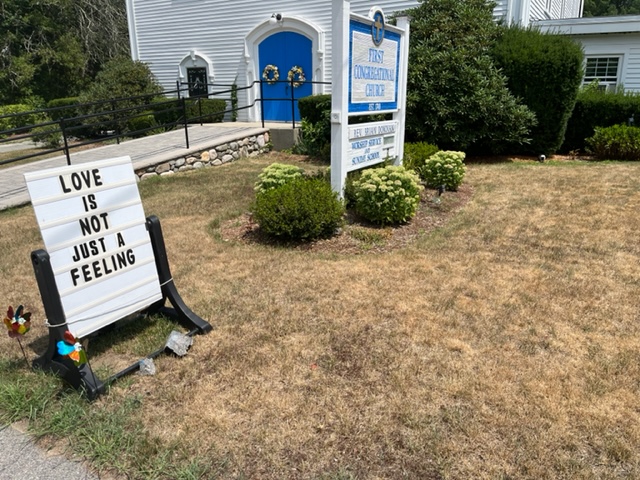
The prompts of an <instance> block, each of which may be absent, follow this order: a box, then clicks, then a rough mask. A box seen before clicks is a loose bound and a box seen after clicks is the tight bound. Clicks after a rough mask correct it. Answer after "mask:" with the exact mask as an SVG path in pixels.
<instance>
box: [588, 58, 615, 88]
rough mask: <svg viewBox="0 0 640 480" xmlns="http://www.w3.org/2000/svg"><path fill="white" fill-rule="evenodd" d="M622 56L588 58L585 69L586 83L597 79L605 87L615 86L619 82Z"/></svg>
mask: <svg viewBox="0 0 640 480" xmlns="http://www.w3.org/2000/svg"><path fill="white" fill-rule="evenodd" d="M619 67H620V57H591V58H587V62H586V65H585V69H584V81H583V82H582V83H583V84H584V85H587V84H589V83H591V82H593V81H597V82H598V85H599V86H600V87H601V88H603V89H609V88H615V86H616V85H617V84H618V73H619V71H620V68H619Z"/></svg>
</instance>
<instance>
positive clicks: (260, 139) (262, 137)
mask: <svg viewBox="0 0 640 480" xmlns="http://www.w3.org/2000/svg"><path fill="white" fill-rule="evenodd" d="M266 144H267V142H265V140H264V135H260V136H259V137H258V146H259V147H260V148H263V147H264V146H265V145H266Z"/></svg>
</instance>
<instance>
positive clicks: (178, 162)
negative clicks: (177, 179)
mask: <svg viewBox="0 0 640 480" xmlns="http://www.w3.org/2000/svg"><path fill="white" fill-rule="evenodd" d="M185 163H187V161H186V160H185V159H184V158H179V159H178V160H176V164H175V167H176V168H180V167H181V166H183V165H184V164H185Z"/></svg>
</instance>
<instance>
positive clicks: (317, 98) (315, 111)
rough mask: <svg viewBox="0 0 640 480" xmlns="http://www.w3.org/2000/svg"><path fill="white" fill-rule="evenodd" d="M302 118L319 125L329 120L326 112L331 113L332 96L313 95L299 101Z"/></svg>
mask: <svg viewBox="0 0 640 480" xmlns="http://www.w3.org/2000/svg"><path fill="white" fill-rule="evenodd" d="M298 110H300V118H302V119H303V120H308V121H309V122H311V123H319V122H322V121H325V120H328V119H329V117H327V116H326V115H325V112H331V95H329V94H322V95H311V96H308V97H303V98H301V99H299V100H298Z"/></svg>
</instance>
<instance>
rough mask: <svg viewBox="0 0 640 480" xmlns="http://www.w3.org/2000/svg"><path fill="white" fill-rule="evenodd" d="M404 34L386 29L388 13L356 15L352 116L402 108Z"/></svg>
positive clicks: (352, 39)
mask: <svg viewBox="0 0 640 480" xmlns="http://www.w3.org/2000/svg"><path fill="white" fill-rule="evenodd" d="M400 41H401V37H400V34H398V33H397V32H393V31H390V30H389V29H388V28H386V22H385V20H384V14H383V13H382V11H381V10H377V11H375V13H374V14H373V18H371V19H368V18H363V17H357V16H352V17H351V20H350V22H349V52H350V54H349V113H359V114H367V113H380V112H390V111H396V110H397V109H398V82H399V77H400Z"/></svg>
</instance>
